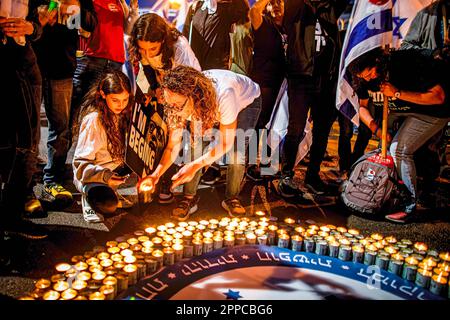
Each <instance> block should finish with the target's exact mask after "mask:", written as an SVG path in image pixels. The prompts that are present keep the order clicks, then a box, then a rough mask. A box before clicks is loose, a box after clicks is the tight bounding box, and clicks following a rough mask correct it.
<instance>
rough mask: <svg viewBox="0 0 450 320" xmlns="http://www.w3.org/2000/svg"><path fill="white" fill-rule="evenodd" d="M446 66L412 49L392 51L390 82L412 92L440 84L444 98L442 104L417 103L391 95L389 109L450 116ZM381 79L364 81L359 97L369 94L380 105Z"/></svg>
mask: <svg viewBox="0 0 450 320" xmlns="http://www.w3.org/2000/svg"><path fill="white" fill-rule="evenodd" d="M443 68H444V69H447V70H448V66H443V65H442V64H440V63H437V62H436V61H434V60H432V59H431V58H428V57H425V56H423V55H421V54H420V53H418V52H416V51H413V50H400V51H394V52H392V53H391V57H390V60H389V62H388V67H387V70H388V77H389V80H388V82H390V83H391V84H392V85H394V86H395V87H396V88H397V89H398V90H403V91H411V92H427V91H428V90H429V89H431V88H432V87H434V86H436V85H438V84H439V85H441V86H442V88H443V89H444V91H445V92H446V101H445V103H444V104H442V105H420V104H415V103H412V102H408V101H403V100H401V99H395V98H391V99H390V100H389V109H390V111H391V112H395V113H419V114H426V115H429V116H433V117H438V118H447V117H450V112H449V111H450V110H449V102H450V90H449V89H450V88H449V80H448V73H447V72H443ZM383 80H384V79H377V80H373V81H371V82H370V83H364V84H362V85H361V86H360V88H359V89H358V90H357V94H358V98H359V99H368V98H369V97H371V98H372V101H373V104H374V105H375V106H376V107H377V106H380V107H381V106H383V94H381V92H380V84H381V83H382V81H383Z"/></svg>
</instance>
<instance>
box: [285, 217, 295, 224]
mask: <svg viewBox="0 0 450 320" xmlns="http://www.w3.org/2000/svg"><path fill="white" fill-rule="evenodd" d="M284 223H286V224H288V225H293V224H295V220H294V219H292V218H286V219H284Z"/></svg>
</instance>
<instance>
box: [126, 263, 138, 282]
mask: <svg viewBox="0 0 450 320" xmlns="http://www.w3.org/2000/svg"><path fill="white" fill-rule="evenodd" d="M123 271H124V272H125V273H126V274H127V276H128V285H129V286H132V285H135V284H136V282H137V267H136V265H134V264H127V265H126V266H125V267H123Z"/></svg>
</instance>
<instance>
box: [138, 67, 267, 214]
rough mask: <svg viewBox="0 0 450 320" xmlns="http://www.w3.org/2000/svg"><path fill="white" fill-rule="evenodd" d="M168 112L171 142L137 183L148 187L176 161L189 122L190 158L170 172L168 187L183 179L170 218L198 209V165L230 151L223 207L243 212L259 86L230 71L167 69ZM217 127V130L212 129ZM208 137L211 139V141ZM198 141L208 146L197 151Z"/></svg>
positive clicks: (165, 82)
mask: <svg viewBox="0 0 450 320" xmlns="http://www.w3.org/2000/svg"><path fill="white" fill-rule="evenodd" d="M161 88H162V90H163V95H164V100H165V102H166V103H167V107H166V108H167V112H168V114H169V116H168V119H169V120H170V122H169V142H168V145H167V147H166V149H165V150H164V154H163V156H162V158H161V161H160V163H159V165H158V167H157V168H156V170H155V171H154V173H153V174H152V175H151V176H148V177H146V178H144V179H143V180H142V181H141V183H140V186H141V187H147V188H152V187H153V186H154V185H155V184H156V183H157V182H158V180H159V178H160V177H161V175H162V174H163V173H164V172H165V171H166V170H167V168H169V167H170V165H171V164H172V163H174V161H175V160H176V158H177V156H178V154H179V151H180V149H181V142H182V137H183V129H184V128H185V126H186V123H187V121H190V129H191V133H192V135H191V142H192V143H191V146H192V147H193V150H192V152H191V155H193V156H192V158H191V159H189V160H188V161H184V162H185V163H186V164H185V165H184V166H183V167H182V168H181V169H180V170H179V171H178V173H177V174H175V175H174V176H173V177H172V181H173V182H172V190H173V189H174V188H176V187H177V186H179V185H182V184H184V198H183V199H182V200H181V201H180V202H179V203H178V206H177V208H175V209H174V210H173V213H172V215H173V217H174V218H176V219H178V220H180V221H184V220H186V219H187V218H189V215H190V214H192V213H194V212H195V211H196V210H197V202H198V196H197V195H196V193H197V187H198V183H199V181H200V177H201V174H202V170H201V169H203V168H205V167H208V166H209V165H211V164H212V163H213V162H215V161H217V160H219V159H220V158H222V156H223V155H224V154H226V153H227V152H228V151H230V150H231V149H232V152H230V153H229V154H228V158H227V164H228V171H227V184H226V195H225V197H226V199H225V200H224V201H222V207H223V208H224V209H225V210H227V211H228V213H229V214H230V215H231V216H242V215H245V209H244V207H243V206H242V204H241V202H240V200H239V199H238V195H239V193H240V185H241V182H242V178H243V177H244V170H245V151H246V148H247V145H248V141H247V139H246V138H245V135H244V134H242V133H244V132H245V133H246V134H247V136H248V135H249V134H252V133H253V132H252V131H248V130H249V129H254V127H255V124H256V121H257V119H258V116H259V112H260V110H261V99H260V89H259V86H258V84H256V83H255V82H253V81H252V80H251V79H250V78H248V77H246V76H243V75H239V74H237V73H234V72H232V71H228V70H208V71H204V72H203V73H202V72H199V71H197V70H195V69H193V68H190V67H185V66H178V67H176V68H175V69H173V70H171V71H168V72H166V74H165V76H164V78H163V81H162V82H161ZM214 128H217V130H214ZM212 138H214V140H213V142H210V141H212ZM199 140H201V141H202V143H201V145H202V146H203V147H205V146H208V145H209V148H208V149H207V150H203V152H201V153H199V151H201V150H198V148H197V146H198V145H199V143H197V142H199Z"/></svg>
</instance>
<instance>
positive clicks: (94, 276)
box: [92, 271, 106, 282]
mask: <svg viewBox="0 0 450 320" xmlns="http://www.w3.org/2000/svg"><path fill="white" fill-rule="evenodd" d="M105 278H106V273H105V272H103V271H98V272H94V273H93V274H92V280H94V281H97V282H102V281H103V280H104V279H105Z"/></svg>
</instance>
